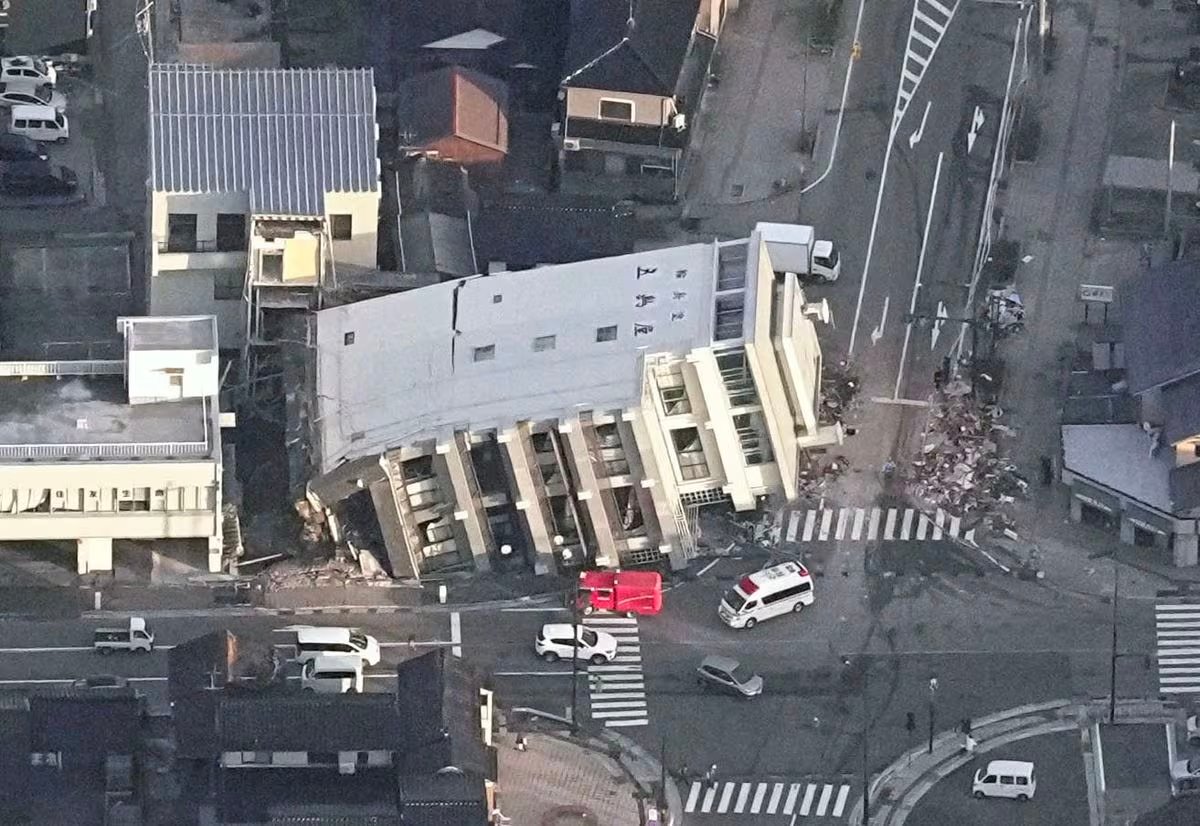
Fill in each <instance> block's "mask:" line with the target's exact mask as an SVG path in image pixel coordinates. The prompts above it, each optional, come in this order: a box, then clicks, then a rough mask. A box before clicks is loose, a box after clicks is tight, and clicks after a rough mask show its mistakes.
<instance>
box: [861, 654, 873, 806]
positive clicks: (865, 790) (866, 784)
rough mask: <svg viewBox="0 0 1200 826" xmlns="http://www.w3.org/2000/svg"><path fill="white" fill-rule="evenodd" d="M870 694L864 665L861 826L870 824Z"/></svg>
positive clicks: (868, 680)
mask: <svg viewBox="0 0 1200 826" xmlns="http://www.w3.org/2000/svg"><path fill="white" fill-rule="evenodd" d="M870 692H871V667H870V664H869V663H867V664H865V666H864V668H863V710H862V714H863V730H862V743H863V753H862V795H863V816H862V826H870V823H871V768H870V762H869V761H868V759H867V748H868V739H867V737H868V735H869V734H870V727H871V719H870V718H869V717H868V716H867V695H868V694H870Z"/></svg>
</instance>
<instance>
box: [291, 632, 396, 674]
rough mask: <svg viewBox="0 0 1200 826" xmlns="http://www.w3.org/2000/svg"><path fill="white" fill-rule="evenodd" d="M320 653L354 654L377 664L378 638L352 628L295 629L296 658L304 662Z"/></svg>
mask: <svg viewBox="0 0 1200 826" xmlns="http://www.w3.org/2000/svg"><path fill="white" fill-rule="evenodd" d="M321 654H340V655H343V656H355V657H358V658H360V659H363V660H366V663H367V665H379V640H377V639H375V638H374V637H372V636H371V635H370V634H364V633H362V632H361V631H358V630H356V629H354V628H327V627H324V626H320V627H313V628H300V629H298V630H297V631H296V659H297V660H298V661H299V662H302V663H305V662H308V661H309V660H311V659H312V658H313V657H317V656H320V655H321Z"/></svg>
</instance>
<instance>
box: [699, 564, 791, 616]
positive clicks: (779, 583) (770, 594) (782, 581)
mask: <svg viewBox="0 0 1200 826" xmlns="http://www.w3.org/2000/svg"><path fill="white" fill-rule="evenodd" d="M812 604H813V581H812V577H811V576H810V575H809V573H808V569H807V568H805V567H804V566H803V565H801V564H800V563H799V562H784V563H781V564H779V565H772V566H771V567H770V568H763V569H762V570H761V571H755V572H754V573H752V574H750V575H748V576H744V577H742V579H741V580H740V581H739V582H738V584H737V585H735V586H734V587H733V588H731V589H730V590H728V591H726V592H725V596H724V597H723V598H722V599H721V606H720V608H718V609H717V613H718V615H720V617H721V619H722V620H723V621H724V622H725V624H726V625H728V626H729V627H730V628H753V627H754V626H756V625H758V623H759V622H760V621H762V620H765V619H770V618H771V617H777V616H779V615H780V614H787V613H791V612H793V611H794V612H795V613H797V614H798V613H800V612H801V611H803V610H804V606H806V605H812Z"/></svg>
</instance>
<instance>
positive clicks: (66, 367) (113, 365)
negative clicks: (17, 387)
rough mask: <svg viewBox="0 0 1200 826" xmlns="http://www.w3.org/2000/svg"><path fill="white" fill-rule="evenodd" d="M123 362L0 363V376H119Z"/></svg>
mask: <svg viewBox="0 0 1200 826" xmlns="http://www.w3.org/2000/svg"><path fill="white" fill-rule="evenodd" d="M124 372H125V362H124V361H121V360H119V359H115V360H114V359H88V360H84V361H0V376H120V375H122V374H124Z"/></svg>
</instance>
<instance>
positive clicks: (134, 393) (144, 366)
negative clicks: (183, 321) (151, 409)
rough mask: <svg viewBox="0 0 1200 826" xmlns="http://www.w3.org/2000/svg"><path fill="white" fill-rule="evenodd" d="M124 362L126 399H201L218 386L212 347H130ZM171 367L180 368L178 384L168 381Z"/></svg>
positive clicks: (215, 391) (217, 389)
mask: <svg viewBox="0 0 1200 826" xmlns="http://www.w3.org/2000/svg"><path fill="white" fill-rule="evenodd" d="M126 363H127V365H128V366H127V379H126V382H127V385H128V389H129V398H130V400H134V399H142V400H159V401H164V400H177V399H184V398H188V399H195V398H205V397H211V396H216V395H217V393H218V392H219V391H220V389H221V388H220V383H221V377H220V375H219V373H218V362H217V354H216V352H215V351H213V350H130V351H129V352H128V354H127V362H126ZM173 370H182V371H183V372H182V375H180V376H179V378H180V379H181V383H180V384H178V385H174V384H172V382H171V379H172V377H173V375H174V374H173V373H171V372H168V371H173Z"/></svg>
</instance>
